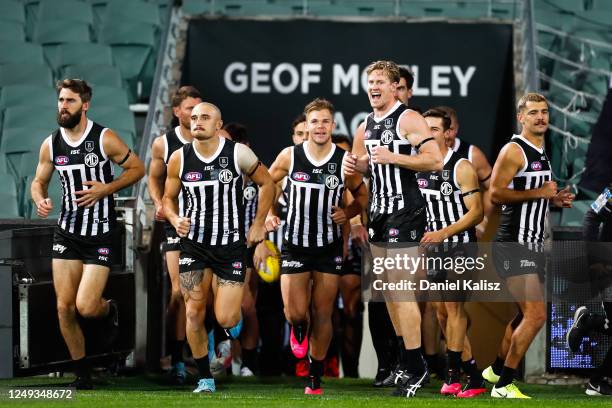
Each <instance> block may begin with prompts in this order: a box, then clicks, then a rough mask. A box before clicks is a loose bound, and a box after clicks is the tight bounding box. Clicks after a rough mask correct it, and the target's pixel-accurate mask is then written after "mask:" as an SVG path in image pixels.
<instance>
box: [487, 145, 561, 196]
mask: <svg viewBox="0 0 612 408" xmlns="http://www.w3.org/2000/svg"><path fill="white" fill-rule="evenodd" d="M523 166H525V160H524V158H523V153H522V152H521V148H520V147H518V146H517V145H516V144H515V143H508V144H507V145H506V146H504V147H503V148H502V150H501V152H500V153H499V156H498V158H497V160H496V161H495V165H494V166H493V173H492V175H491V188H490V190H491V201H492V202H493V203H494V204H497V205H501V204H512V203H520V202H523V201H529V200H535V199H538V198H546V199H550V198H553V197H554V196H555V195H557V183H555V182H554V181H547V182H546V183H544V185H543V186H542V187H540V188H536V189H530V190H524V191H515V190H513V189H511V188H508V185H509V184H510V182H512V179H513V178H514V176H515V175H516V174H517V173H518V172H519V171H520V170H521V169H522V168H523Z"/></svg>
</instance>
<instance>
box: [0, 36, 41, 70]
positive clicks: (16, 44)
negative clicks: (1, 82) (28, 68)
mask: <svg viewBox="0 0 612 408" xmlns="http://www.w3.org/2000/svg"><path fill="white" fill-rule="evenodd" d="M2 64H22V65H23V64H28V65H29V64H39V65H44V64H45V57H44V53H43V48H42V47H41V46H40V45H38V44H32V43H26V42H21V41H15V40H11V41H9V40H6V41H4V40H3V41H0V65H2Z"/></svg>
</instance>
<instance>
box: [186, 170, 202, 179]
mask: <svg viewBox="0 0 612 408" xmlns="http://www.w3.org/2000/svg"><path fill="white" fill-rule="evenodd" d="M200 180H202V173H200V172H199V171H190V172H189V173H187V174H185V181H200Z"/></svg>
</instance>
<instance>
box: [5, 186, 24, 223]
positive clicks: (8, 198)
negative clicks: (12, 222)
mask: <svg viewBox="0 0 612 408" xmlns="http://www.w3.org/2000/svg"><path fill="white" fill-rule="evenodd" d="M0 218H23V217H22V216H21V214H20V212H19V202H18V200H17V195H16V194H15V195H13V194H10V193H6V192H4V191H0Z"/></svg>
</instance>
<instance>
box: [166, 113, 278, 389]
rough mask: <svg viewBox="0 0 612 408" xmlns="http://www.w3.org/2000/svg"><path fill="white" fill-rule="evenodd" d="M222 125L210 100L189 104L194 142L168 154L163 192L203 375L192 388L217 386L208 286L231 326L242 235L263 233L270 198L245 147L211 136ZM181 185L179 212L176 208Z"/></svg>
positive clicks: (256, 237) (269, 187) (239, 292)
mask: <svg viewBox="0 0 612 408" xmlns="http://www.w3.org/2000/svg"><path fill="white" fill-rule="evenodd" d="M222 123H223V122H222V119H221V112H220V110H219V109H218V108H217V107H216V106H215V105H213V104H210V103H200V104H198V105H196V106H195V107H194V108H193V110H192V112H191V134H192V136H193V142H192V143H189V144H186V145H184V146H183V147H182V148H180V149H179V150H177V151H176V152H174V153H173V154H172V156H171V157H170V161H169V162H168V175H167V178H166V185H165V192H164V197H163V204H164V211H165V213H166V217H167V218H168V220H169V221H170V222H171V223H172V225H173V226H174V227H175V229H176V232H177V234H178V235H179V236H180V237H181V238H182V240H181V255H180V258H179V268H180V270H179V272H180V282H181V291H182V292H183V297H184V300H185V310H186V316H187V330H186V331H187V341H188V342H189V346H190V347H191V351H192V354H193V357H194V359H195V361H196V363H197V365H198V369H199V372H200V376H201V378H200V380H199V382H198V386H197V387H196V389H195V390H194V392H214V391H215V382H214V379H213V378H212V374H211V373H210V364H209V360H208V351H207V335H206V332H205V329H204V317H205V313H206V301H207V299H208V297H209V296H210V291H211V290H212V295H213V296H214V312H215V317H216V320H217V322H218V323H219V324H220V325H221V327H223V328H226V329H227V328H231V327H234V326H236V325H237V323H238V322H239V321H240V307H241V304H242V296H243V293H244V287H243V286H244V280H245V251H246V246H245V236H247V237H248V238H247V242H248V244H250V245H254V244H256V243H258V242H261V241H262V240H263V239H264V237H265V225H264V222H265V216H266V214H267V212H268V209H269V207H270V205H271V204H272V200H273V197H274V185H273V183H272V180H271V178H270V175H269V174H268V171H267V170H266V168H265V167H264V166H262V165H261V163H260V162H259V160H258V159H257V157H256V156H255V154H254V153H253V152H252V151H251V149H250V148H249V147H247V146H246V145H243V144H240V143H234V142H232V141H230V140H227V139H225V138H223V137H220V136H217V132H218V131H219V129H221V126H222ZM245 175H246V176H248V177H249V178H250V179H251V180H253V181H254V182H255V183H257V185H258V186H259V187H260V194H259V208H258V210H257V216H256V217H255V220H254V221H253V224H252V225H251V228H250V229H249V231H248V235H247V234H246V233H245V231H244V207H243V203H242V200H243V183H244V176H245ZM181 191H182V196H181V202H182V203H181V205H182V206H183V208H184V216H181V215H179V212H178V209H177V199H178V198H179V192H181Z"/></svg>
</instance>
